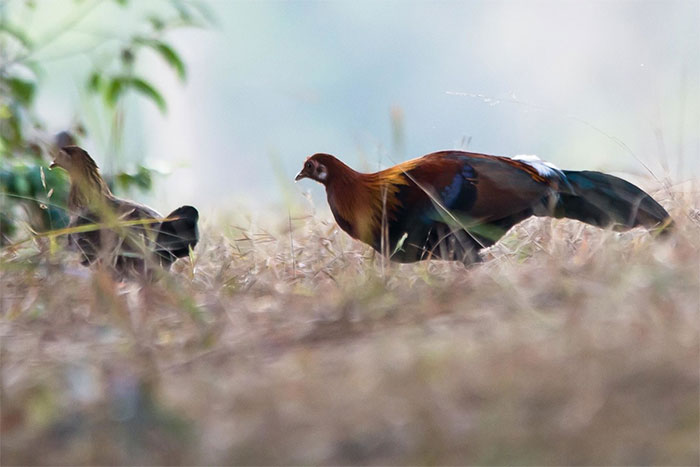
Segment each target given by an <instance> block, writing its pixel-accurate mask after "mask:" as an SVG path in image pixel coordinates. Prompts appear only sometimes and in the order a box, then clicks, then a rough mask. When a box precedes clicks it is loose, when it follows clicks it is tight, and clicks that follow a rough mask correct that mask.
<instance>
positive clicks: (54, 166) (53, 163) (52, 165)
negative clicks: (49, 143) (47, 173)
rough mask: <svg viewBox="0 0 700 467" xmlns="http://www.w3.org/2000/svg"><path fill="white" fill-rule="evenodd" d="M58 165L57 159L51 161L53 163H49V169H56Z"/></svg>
mask: <svg viewBox="0 0 700 467" xmlns="http://www.w3.org/2000/svg"><path fill="white" fill-rule="evenodd" d="M56 167H58V164H57V163H56V161H53V162H51V165H49V170H52V169H55V168H56Z"/></svg>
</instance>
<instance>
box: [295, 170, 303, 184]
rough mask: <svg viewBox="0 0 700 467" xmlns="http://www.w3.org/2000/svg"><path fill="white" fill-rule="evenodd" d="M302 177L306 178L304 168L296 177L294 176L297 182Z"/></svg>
mask: <svg viewBox="0 0 700 467" xmlns="http://www.w3.org/2000/svg"><path fill="white" fill-rule="evenodd" d="M302 178H306V174H305V173H304V171H303V170H302V171H301V172H299V174H298V175H297V176H296V177H294V181H295V182H298V181H299V180H301V179H302Z"/></svg>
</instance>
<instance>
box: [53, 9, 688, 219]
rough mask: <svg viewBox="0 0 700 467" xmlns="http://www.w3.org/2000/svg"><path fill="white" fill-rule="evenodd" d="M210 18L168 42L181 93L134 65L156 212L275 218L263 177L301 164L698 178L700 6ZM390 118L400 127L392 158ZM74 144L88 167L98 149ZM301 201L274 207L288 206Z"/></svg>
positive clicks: (277, 195)
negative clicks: (180, 61)
mask: <svg viewBox="0 0 700 467" xmlns="http://www.w3.org/2000/svg"><path fill="white" fill-rule="evenodd" d="M54 3H60V2H54ZM157 5H158V3H157V2H144V3H143V6H142V7H143V8H145V9H147V8H156V6H157ZM209 5H210V7H211V9H212V11H214V13H215V15H216V17H217V19H218V25H217V26H216V27H214V28H212V29H207V30H191V31H185V32H181V33H177V34H175V35H173V36H172V37H171V40H172V42H173V43H174V44H176V46H177V47H178V49H179V50H180V51H181V53H182V55H183V57H184V58H185V61H186V63H187V64H188V66H189V81H188V83H187V84H186V85H184V86H183V85H181V84H180V83H178V82H177V80H175V79H174V78H173V77H172V74H171V73H170V71H169V70H168V69H167V68H166V67H165V66H164V65H162V64H161V63H160V62H159V61H158V60H157V59H156V58H154V59H153V60H152V61H148V62H147V63H141V64H140V66H141V67H143V69H145V70H147V71H148V72H149V73H155V75H156V77H155V78H154V79H155V81H156V82H157V83H159V85H160V86H161V87H162V89H164V91H165V94H166V96H167V99H168V101H169V102H170V111H169V114H168V115H167V117H165V118H163V117H161V116H160V115H159V114H158V112H157V110H155V109H154V107H153V106H152V105H151V104H150V103H148V102H144V101H142V100H138V99H135V105H136V107H135V110H134V109H131V110H130V111H129V113H128V114H127V128H128V129H129V132H128V138H127V141H125V142H124V145H123V149H122V150H123V152H124V153H126V155H127V156H128V157H127V158H131V159H133V160H138V159H141V158H145V159H146V160H147V161H148V163H150V164H152V165H154V166H156V167H164V168H169V170H171V171H172V174H171V175H170V176H169V177H168V178H165V179H164V180H163V183H162V184H161V185H160V187H159V189H158V191H157V193H158V196H157V199H158V200H159V201H158V203H160V204H162V205H163V206H162V209H165V208H166V206H170V205H173V204H176V203H179V202H185V201H187V202H194V203H198V204H199V205H200V206H201V207H202V209H203V210H205V211H207V210H210V211H214V210H217V209H227V208H231V207H232V206H241V205H244V204H247V203H251V202H257V203H258V204H261V205H269V204H275V203H280V202H281V200H282V193H283V191H284V185H283V184H282V183H281V182H280V181H279V180H286V181H291V179H292V178H293V176H294V175H295V174H296V172H297V171H298V169H299V168H300V167H301V164H302V162H303V160H304V158H305V157H306V156H307V155H309V154H311V153H313V152H318V151H323V152H331V153H333V154H336V155H338V156H340V157H341V158H342V159H344V160H345V161H347V162H348V163H349V164H350V165H352V166H354V167H356V168H359V169H376V168H377V167H380V166H386V165H388V164H390V161H392V160H394V161H399V160H404V159H407V158H409V157H414V156H419V155H422V154H424V153H427V152H431V151H434V150H439V149H445V148H459V147H462V148H464V147H467V148H468V149H470V150H474V151H480V152H486V153H491V154H503V155H513V154H522V153H527V154H537V155H539V156H540V157H542V158H545V159H548V160H550V161H552V162H554V163H555V164H557V165H559V166H562V167H565V168H591V169H604V170H615V171H625V172H627V173H631V174H633V175H634V174H637V175H648V174H647V173H646V171H645V169H644V168H643V167H642V165H641V164H640V162H638V161H637V160H635V157H633V156H632V155H631V154H630V152H629V151H628V150H627V149H625V148H624V147H623V145H622V144H621V143H624V145H626V146H627V147H629V149H630V150H631V151H632V152H633V153H634V155H635V156H636V158H638V159H639V160H641V161H643V162H644V163H645V164H646V165H648V167H649V168H650V169H651V170H652V171H653V172H654V174H655V175H656V176H657V177H665V176H668V175H670V176H671V177H672V179H673V180H674V182H678V181H681V180H685V179H688V178H690V177H692V176H696V175H697V174H698V163H699V161H700V142H699V139H698V128H699V127H700V110H699V109H700V91H699V90H700V86H698V84H699V83H700V32H699V31H700V27H699V17H700V6H699V5H700V2H697V1H671V0H669V1H562V0H555V1H463V2H448V1H445V2H407V1H402V2H390V1H381V2H370V1H356V0H353V1H338V2H235V1H226V2H224V1H218V2H209ZM100 8H101V7H100ZM110 8H111V7H110ZM54 14H55V13H54ZM120 14H122V13H121V12H119V11H117V12H112V11H97V9H96V10H95V11H94V12H92V13H91V15H93V16H94V17H93V18H91V21H94V22H97V23H98V24H99V22H100V21H101V22H103V23H109V24H111V25H112V26H111V27H112V28H113V29H114V31H116V32H117V33H126V31H128V19H126V20H123V21H121V22H120V20H119V16H118V15H120ZM81 28H82V29H83V31H82V32H81ZM89 28H90V26H89V24H87V25H78V26H77V27H76V32H75V34H72V38H71V39H68V40H69V41H72V42H70V44H72V45H75V42H76V41H84V42H85V43H86V44H89V35H86V34H85V31H84V29H89ZM81 34H82V35H81ZM69 36H71V35H69ZM86 37H87V39H86ZM66 47H68V46H66ZM88 66H89V61H88V60H85V59H80V58H78V59H75V58H71V59H66V60H62V59H59V60H56V61H55V62H53V64H52V67H55V70H56V74H55V76H53V77H52V83H53V84H52V85H51V86H48V87H47V90H46V92H45V94H44V95H42V98H41V100H40V106H41V108H42V112H44V114H45V115H48V116H50V121H52V122H59V123H60V122H61V121H62V120H63V121H65V122H66V123H68V122H70V121H71V118H73V117H74V115H76V114H79V113H80V112H81V105H84V102H82V101H84V99H82V100H81V98H80V96H79V93H78V92H77V91H75V90H74V89H75V88H77V86H70V83H71V80H74V79H76V78H75V77H76V76H78V71H79V70H80V69H81V68H80V67H83V68H86V67H88ZM67 84H68V85H67ZM66 89H73V91H68V92H67V91H66ZM468 95H484V96H487V97H488V98H491V99H496V100H498V101H496V102H493V101H489V99H488V98H478V97H469V96H468ZM81 102H82V103H81ZM392 109H393V110H392ZM392 111H393V112H395V113H400V114H401V115H402V120H403V138H402V139H400V141H399V143H400V144H397V142H396V141H395V138H394V136H393V131H392V120H391V114H392ZM594 127H595V128H594ZM57 129H58V128H57ZM91 136H92V137H91V139H90V141H89V142H88V145H89V146H90V148H91V150H92V151H93V152H98V153H99V152H100V151H101V148H102V147H104V145H105V144H107V143H105V137H104V135H103V136H102V137H100V136H99V135H98V133H97V132H94V131H93V133H92V134H91ZM96 158H97V159H98V160H100V155H99V154H96ZM103 162H104V161H103ZM105 163H107V162H105ZM285 183H286V182H285ZM311 187H312V183H311V182H308V181H307V182H304V183H303V184H299V185H296V186H294V187H292V190H291V191H290V193H292V196H293V197H299V199H300V195H299V194H300V192H301V191H303V190H309V189H312V188H311ZM313 190H314V191H313V193H312V194H313V196H314V201H315V204H316V205H317V206H319V207H321V206H323V205H325V201H324V200H323V198H322V196H321V192H320V191H319V190H318V189H317V188H313ZM295 199H296V198H295Z"/></svg>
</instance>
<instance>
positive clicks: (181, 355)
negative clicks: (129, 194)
mask: <svg viewBox="0 0 700 467" xmlns="http://www.w3.org/2000/svg"><path fill="white" fill-rule="evenodd" d="M664 193H666V192H664V191H660V192H658V193H657V194H656V197H657V199H660V200H661V201H662V203H663V204H664V205H665V206H667V207H668V208H669V210H670V211H671V213H672V215H673V216H674V218H675V219H676V222H677V229H676V231H675V233H673V234H672V235H671V236H670V238H668V239H655V238H653V237H652V236H651V235H649V234H648V233H646V232H645V231H643V230H634V231H631V232H627V233H623V234H618V233H614V232H611V231H603V230H599V229H596V228H593V227H588V226H584V225H582V224H579V223H576V222H572V221H557V220H544V219H534V220H530V221H527V222H525V223H523V224H521V225H520V226H518V227H516V228H515V229H513V230H512V231H511V232H510V233H509V234H508V235H507V237H506V238H504V239H503V241H501V242H500V243H499V244H498V245H497V246H496V247H494V248H492V249H491V250H489V251H488V252H486V254H485V262H484V263H482V264H479V265H476V266H473V267H470V268H464V267H463V266H461V265H456V264H451V263H444V262H424V263H420V264H415V265H396V264H392V265H390V264H385V262H383V261H381V259H380V258H379V257H377V256H375V255H373V254H372V253H371V252H370V251H369V250H368V249H367V248H365V247H363V246H362V245H360V244H358V243H356V242H353V241H351V240H350V239H349V237H347V236H346V235H345V234H344V233H342V232H339V230H338V229H337V228H336V227H335V225H334V224H333V223H332V222H330V221H328V220H325V219H319V218H317V217H315V216H306V217H301V218H297V219H295V220H293V222H292V225H293V231H292V232H291V235H290V232H289V229H288V224H287V221H286V216H284V215H282V216H280V218H282V219H285V221H283V222H280V225H278V226H276V227H275V226H273V227H271V228H270V230H269V231H265V230H263V229H262V228H261V227H251V226H250V225H244V224H242V223H239V225H244V226H243V227H241V228H237V227H234V226H232V225H231V224H229V223H223V225H221V226H215V225H205V226H204V229H203V233H204V235H203V237H204V238H203V241H202V242H201V244H200V245H199V246H198V247H197V252H196V255H195V258H194V263H191V262H190V261H188V260H185V261H180V262H178V263H177V264H176V266H175V267H174V270H173V273H172V274H170V275H168V276H166V277H165V278H163V280H161V281H160V282H158V283H156V284H153V285H149V286H146V287H139V286H138V285H136V284H115V283H114V282H112V281H111V280H110V279H109V278H108V277H106V276H104V275H102V274H99V273H91V272H88V271H87V270H85V269H82V268H80V267H79V266H78V264H77V260H76V258H75V257H74V256H72V255H70V254H69V253H66V252H61V251H55V252H51V245H50V244H49V242H47V241H46V239H38V240H36V241H33V242H29V243H25V244H23V245H21V246H20V247H17V248H7V249H5V250H3V253H2V265H1V268H2V269H1V271H2V302H1V303H2V310H1V318H0V326H1V327H0V333H1V334H2V344H1V347H0V350H1V352H2V355H1V357H2V368H1V376H2V384H1V386H0V389H1V391H2V393H1V396H2V400H1V402H2V407H1V408H2V445H1V448H2V453H1V455H2V459H1V463H2V465H13V464H51V465H57V464H91V465H93V464H309V463H323V464H480V465H505V464H529V465H534V464H539V465H541V464H569V465H570V464H597V465H602V464H616V465H622V464H635V465H638V464H663V465H671V464H678V465H680V464H684V465H691V464H692V465H697V464H698V463H699V462H700V458H699V447H698V445H699V439H700V438H699V437H700V431H699V428H698V426H699V423H700V420H699V415H698V414H699V406H698V404H699V395H700V392H699V390H700V386H699V374H698V373H699V370H698V368H699V363H700V359H699V355H700V345H699V338H698V336H699V333H700V322H699V310H698V306H699V305H698V303H699V300H700V285H699V281H700V211H698V210H697V207H698V206H700V198H698V197H697V195H694V194H693V193H694V192H693V190H692V188H689V189H687V190H685V191H683V192H680V191H679V192H676V193H675V194H674V195H673V196H672V197H671V196H670V195H668V194H664ZM292 241H293V242H294V250H293V254H292V250H291V247H290V244H291V242H292Z"/></svg>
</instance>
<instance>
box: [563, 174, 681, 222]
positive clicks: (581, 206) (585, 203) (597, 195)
mask: <svg viewBox="0 0 700 467" xmlns="http://www.w3.org/2000/svg"><path fill="white" fill-rule="evenodd" d="M563 172H564V175H565V176H566V179H567V181H568V182H569V184H570V187H568V188H567V190H566V191H562V192H561V193H559V199H558V201H557V204H556V206H555V207H554V215H555V217H559V218H560V217H568V218H570V219H577V220H579V221H582V222H586V223H588V224H592V225H596V226H599V227H609V226H613V227H614V228H617V229H629V228H632V227H637V226H644V227H647V228H654V227H659V228H662V229H663V230H664V231H667V230H668V229H667V227H668V226H670V225H671V218H670V216H669V215H668V212H666V210H665V209H664V208H663V207H661V205H660V204H659V203H657V202H656V201H655V200H654V199H653V198H652V197H651V196H649V195H648V194H647V193H645V192H644V191H642V190H641V189H639V188H637V187H636V186H635V185H633V184H631V183H629V182H627V181H625V180H622V179H621V178H618V177H615V176H612V175H608V174H604V173H601V172H593V171H580V172H578V171H572V170H564V171H563Z"/></svg>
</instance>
